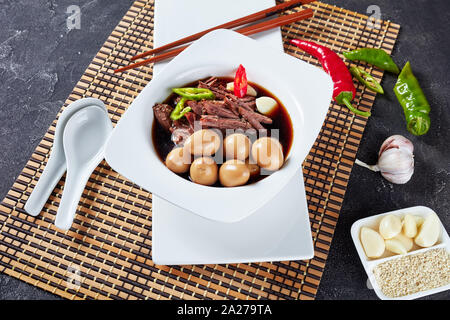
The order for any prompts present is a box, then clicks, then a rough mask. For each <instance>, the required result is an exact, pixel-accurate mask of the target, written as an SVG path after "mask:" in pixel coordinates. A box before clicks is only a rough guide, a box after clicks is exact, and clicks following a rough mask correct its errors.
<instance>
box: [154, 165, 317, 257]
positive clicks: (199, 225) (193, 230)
mask: <svg viewBox="0 0 450 320" xmlns="http://www.w3.org/2000/svg"><path fill="white" fill-rule="evenodd" d="M152 209H153V219H152V260H153V261H154V262H155V263H156V264H161V265H179V264H215V263H241V262H262V261H285V260H304V259H311V258H312V257H313V256H314V248H313V243H312V237H311V227H310V223H309V215H308V206H307V203H306V197H305V187H304V183H303V175H302V172H301V169H300V170H299V172H298V173H297V174H296V175H295V177H294V178H293V179H292V180H291V181H290V182H289V183H288V184H287V185H286V186H285V188H284V189H283V190H282V191H281V192H280V193H279V194H278V195H277V196H275V197H274V198H273V199H272V201H270V202H269V203H268V204H267V205H265V206H264V207H263V208H261V209H259V210H258V211H256V212H255V213H254V214H252V215H250V216H249V217H247V218H245V219H243V220H241V221H239V222H236V223H221V222H216V221H212V220H209V219H205V218H202V217H199V216H197V215H194V214H192V213H190V212H189V211H186V210H182V209H179V208H178V207H176V206H174V205H172V204H170V203H169V202H167V201H164V200H163V199H161V198H158V197H153V201H152Z"/></svg>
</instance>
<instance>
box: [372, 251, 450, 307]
mask: <svg viewBox="0 0 450 320" xmlns="http://www.w3.org/2000/svg"><path fill="white" fill-rule="evenodd" d="M373 272H374V275H375V279H376V281H377V283H378V285H379V286H380V289H381V291H382V292H383V294H384V295H385V296H387V297H390V298H398V297H403V296H407V295H410V294H413V293H417V292H421V291H427V290H431V289H434V288H438V287H442V286H445V285H448V284H450V254H449V253H448V252H447V250H446V249H445V248H440V249H432V250H428V251H425V252H421V253H418V254H413V255H408V256H403V257H400V258H396V259H393V260H389V261H386V262H383V263H380V264H379V265H377V266H375V268H374V270H373Z"/></svg>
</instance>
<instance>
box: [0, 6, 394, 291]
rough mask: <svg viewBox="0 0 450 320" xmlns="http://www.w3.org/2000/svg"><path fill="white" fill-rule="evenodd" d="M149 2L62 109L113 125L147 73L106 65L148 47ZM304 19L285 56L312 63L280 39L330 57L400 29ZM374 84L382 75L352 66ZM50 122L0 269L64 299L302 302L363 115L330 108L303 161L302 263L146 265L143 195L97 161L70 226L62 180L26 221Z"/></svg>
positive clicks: (3, 209) (1, 217)
mask: <svg viewBox="0 0 450 320" xmlns="http://www.w3.org/2000/svg"><path fill="white" fill-rule="evenodd" d="M153 4H154V3H153V0H137V1H136V2H135V3H134V4H133V6H132V7H131V8H130V10H129V11H128V12H127V14H126V15H125V16H124V17H123V19H122V20H121V21H120V23H119V24H118V26H117V27H116V28H115V30H114V31H113V32H112V34H111V35H110V36H109V38H108V39H107V40H106V42H105V44H104V45H103V47H102V48H101V49H100V51H99V52H98V54H97V55H96V57H95V58H94V59H93V61H92V63H91V64H90V65H89V67H88V68H87V70H86V72H85V73H84V75H83V76H82V77H81V80H80V81H79V82H78V84H77V85H76V87H75V88H74V90H73V92H72V94H71V95H70V96H69V97H68V99H67V101H66V102H65V104H64V106H63V108H64V107H65V106H67V105H68V104H69V103H71V102H73V101H75V100H78V99H80V98H83V97H94V98H99V99H101V100H103V101H104V103H105V105H106V106H107V107H108V112H109V115H110V117H111V120H112V121H113V123H114V124H116V123H117V121H119V119H120V117H121V116H122V114H123V113H124V112H125V111H126V109H127V107H128V106H129V105H130V104H131V102H132V101H133V99H134V98H135V97H136V96H137V95H138V94H139V92H140V91H141V90H142V89H143V88H144V86H145V85H146V84H147V83H148V82H149V81H150V80H151V78H152V66H147V67H143V68H141V69H139V70H131V71H129V72H127V73H124V74H120V75H115V74H113V73H112V70H113V69H115V68H117V67H118V66H122V65H124V64H126V63H127V61H128V59H129V58H130V57H131V56H132V55H134V54H137V53H140V52H142V51H145V50H149V49H150V48H152V39H153V36H152V35H153V12H154V6H153ZM307 7H310V8H312V9H314V11H315V15H314V18H312V19H310V20H307V21H302V22H299V23H295V24H292V25H289V26H286V27H283V28H282V33H283V39H284V40H285V41H284V48H285V51H286V52H287V53H289V54H291V55H293V56H296V57H298V58H300V59H303V60H305V61H308V62H310V63H314V64H317V60H315V59H313V58H311V57H310V56H308V55H306V54H303V53H302V52H300V51H299V50H297V49H296V48H295V47H293V46H291V45H289V44H288V41H287V39H288V38H293V37H301V38H303V39H312V40H313V41H316V42H319V43H322V44H325V45H327V46H328V47H330V48H332V49H334V50H335V51H337V52H342V51H343V50H349V49H355V48H358V47H367V46H370V47H377V48H383V49H385V50H386V51H387V52H391V51H392V49H393V46H394V43H395V40H396V38H397V35H398V31H399V28H400V26H399V25H397V24H394V23H391V22H389V21H379V22H380V28H378V29H376V28H371V27H370V26H371V25H370V24H368V17H367V16H365V15H361V14H358V13H356V12H352V11H349V10H345V9H342V8H338V7H335V6H331V5H328V4H325V3H321V2H315V3H313V4H310V5H308V6H307ZM360 66H362V67H364V68H365V69H366V70H367V71H370V72H371V73H372V74H374V75H375V77H376V78H377V79H378V80H380V79H381V78H382V76H383V72H381V71H380V70H377V69H372V68H370V67H369V66H367V65H365V64H360ZM374 99H375V95H374V94H373V93H372V92H370V91H366V90H365V89H364V88H363V87H362V86H359V87H358V95H357V97H356V99H355V101H356V103H358V104H359V107H360V108H361V109H363V110H370V108H371V106H372V104H373V101H374ZM56 121H57V119H55V121H54V122H53V124H52V125H51V127H50V128H49V129H48V131H47V133H46V134H45V136H44V138H43V140H42V141H41V142H40V144H39V146H38V147H37V148H36V150H35V151H34V153H33V155H32V156H31V158H30V160H29V161H28V163H27V165H26V166H25V168H24V169H23V171H22V173H21V174H20V175H19V177H18V178H17V180H16V182H15V183H14V185H13V186H12V187H11V189H10V191H9V192H8V194H7V196H6V198H5V199H4V200H3V202H2V203H1V205H0V272H4V273H6V274H8V275H11V276H13V277H16V278H18V279H20V280H22V281H25V282H28V283H30V284H32V285H34V286H37V287H40V288H43V289H45V290H48V291H50V292H52V293H55V294H57V295H60V296H62V297H65V298H69V299H80V298H81V299H90V298H99V299H107V298H113V299H120V298H124V299H147V298H148V299H314V297H315V295H316V292H317V289H318V286H319V282H320V278H321V275H322V272H323V270H324V267H325V262H326V259H327V255H328V251H329V248H330V245H331V240H332V237H333V233H334V229H335V227H336V223H337V219H338V216H339V211H340V208H341V205H342V201H343V199H344V195H345V191H346V188H347V183H348V180H349V177H350V173H351V170H352V166H353V162H354V159H355V157H356V153H357V150H358V146H359V143H360V141H361V138H362V135H363V131H364V127H365V125H366V119H365V118H362V117H359V116H355V115H353V114H352V113H350V112H349V111H348V110H347V108H346V107H341V106H339V105H336V104H335V103H332V104H331V105H330V109H329V112H328V114H327V117H326V120H325V122H324V124H323V127H322V129H321V132H320V135H319V137H318V138H317V140H316V142H315V144H314V146H313V148H312V149H311V152H310V154H309V155H308V157H307V159H306V160H305V162H304V163H303V168H304V170H303V171H304V180H305V187H306V193H307V200H308V206H309V214H310V220H311V228H312V235H313V240H314V247H315V257H314V258H313V259H311V260H309V261H284V262H275V263H249V264H232V265H199V266H170V267H169V266H155V265H154V264H153V263H152V261H151V250H152V196H151V194H150V193H148V192H147V191H145V190H143V189H141V188H139V187H138V186H137V185H135V184H133V183H131V182H130V181H127V180H126V179H125V178H123V177H121V176H120V175H119V174H117V173H116V172H114V171H113V170H112V169H111V168H110V167H109V166H108V164H107V163H106V162H104V161H103V162H102V163H101V164H100V165H99V166H98V167H97V169H96V170H95V171H94V173H93V174H92V176H91V177H90V179H89V182H88V184H87V186H86V189H85V191H84V193H83V196H82V198H81V200H80V205H79V207H78V212H77V215H76V218H75V222H74V224H73V226H72V228H71V229H70V230H69V231H67V232H61V231H59V230H57V229H56V228H55V227H54V225H53V222H54V219H55V214H56V210H57V208H58V203H59V201H60V199H61V193H62V188H63V185H64V178H63V179H62V180H61V181H60V182H59V184H58V186H57V187H56V188H55V190H54V192H53V193H52V195H51V197H50V199H49V200H48V202H47V204H46V205H45V208H44V210H43V212H42V213H41V214H40V215H39V216H38V217H36V218H35V217H31V216H29V215H27V214H26V213H25V212H24V210H23V207H24V204H25V202H26V201H27V199H28V197H29V195H30V193H31V191H32V190H33V187H34V186H35V184H36V182H37V180H38V179H39V176H40V175H41V173H42V171H43V169H44V167H45V164H46V163H47V160H48V157H49V153H50V149H51V146H52V141H53V136H54V131H55V125H56Z"/></svg>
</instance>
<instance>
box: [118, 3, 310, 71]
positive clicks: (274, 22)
mask: <svg viewBox="0 0 450 320" xmlns="http://www.w3.org/2000/svg"><path fill="white" fill-rule="evenodd" d="M313 15H314V11H313V10H311V9H306V10H302V11H299V12H296V13H292V14H288V15H284V16H281V17H278V18H275V19H271V20H268V21H264V22H261V23H258V24H255V25H252V26H247V27H243V28H240V29H237V30H236V32H239V33H241V34H243V35H245V36H249V35H252V34H255V33H258V32H263V31H267V30H270V29H273V28H276V27H281V26H284V25H286V24H290V23H293V22H296V21H299V20H304V19H308V18H311V17H312V16H313ZM187 47H189V45H187V46H183V47H180V48H176V49H173V50H170V51H167V52H164V53H162V54H160V55H157V56H153V57H151V58H149V59H146V60H142V61H139V62H137V63H133V64H130V65H128V66H125V67H122V68H119V69H116V70H114V73H118V72H123V71H126V70H129V69H134V68H136V67H139V66H143V65H146V64H149V63H152V62H158V61H162V60H165V59H168V58H171V57H174V56H176V55H178V54H179V53H180V52H182V51H183V50H184V49H186V48H187Z"/></svg>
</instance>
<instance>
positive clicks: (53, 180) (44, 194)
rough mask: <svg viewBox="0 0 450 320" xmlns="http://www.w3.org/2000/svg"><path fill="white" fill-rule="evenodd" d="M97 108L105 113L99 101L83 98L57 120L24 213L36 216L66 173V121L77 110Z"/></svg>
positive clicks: (70, 106)
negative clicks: (50, 145)
mask: <svg viewBox="0 0 450 320" xmlns="http://www.w3.org/2000/svg"><path fill="white" fill-rule="evenodd" d="M89 106H98V107H100V108H103V109H104V110H105V111H106V107H105V105H104V104H103V102H102V101H101V100H98V99H94V98H84V99H80V100H77V101H75V102H73V103H71V104H69V105H68V106H67V107H66V108H65V109H64V110H63V112H62V113H61V114H60V116H59V118H58V122H57V124H56V128H55V136H54V139H53V147H52V151H51V153H50V158H49V159H48V162H47V165H46V166H45V168H44V172H43V173H42V174H41V176H40V178H39V180H38V182H37V184H36V186H35V187H34V189H33V191H32V192H31V195H30V197H29V198H28V200H27V202H26V203H25V211H26V212H27V213H28V214H30V215H32V216H37V215H38V214H39V213H40V212H41V211H42V208H43V207H44V205H45V203H46V202H47V199H48V197H49V196H50V194H51V193H52V191H53V189H54V188H55V186H56V184H57V183H58V181H59V180H61V177H62V176H63V174H64V172H66V157H65V155H64V150H63V132H64V129H65V127H66V124H67V121H68V120H69V119H70V118H71V117H72V116H73V115H74V114H75V113H76V112H77V111H79V110H81V109H83V108H86V107H89Z"/></svg>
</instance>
